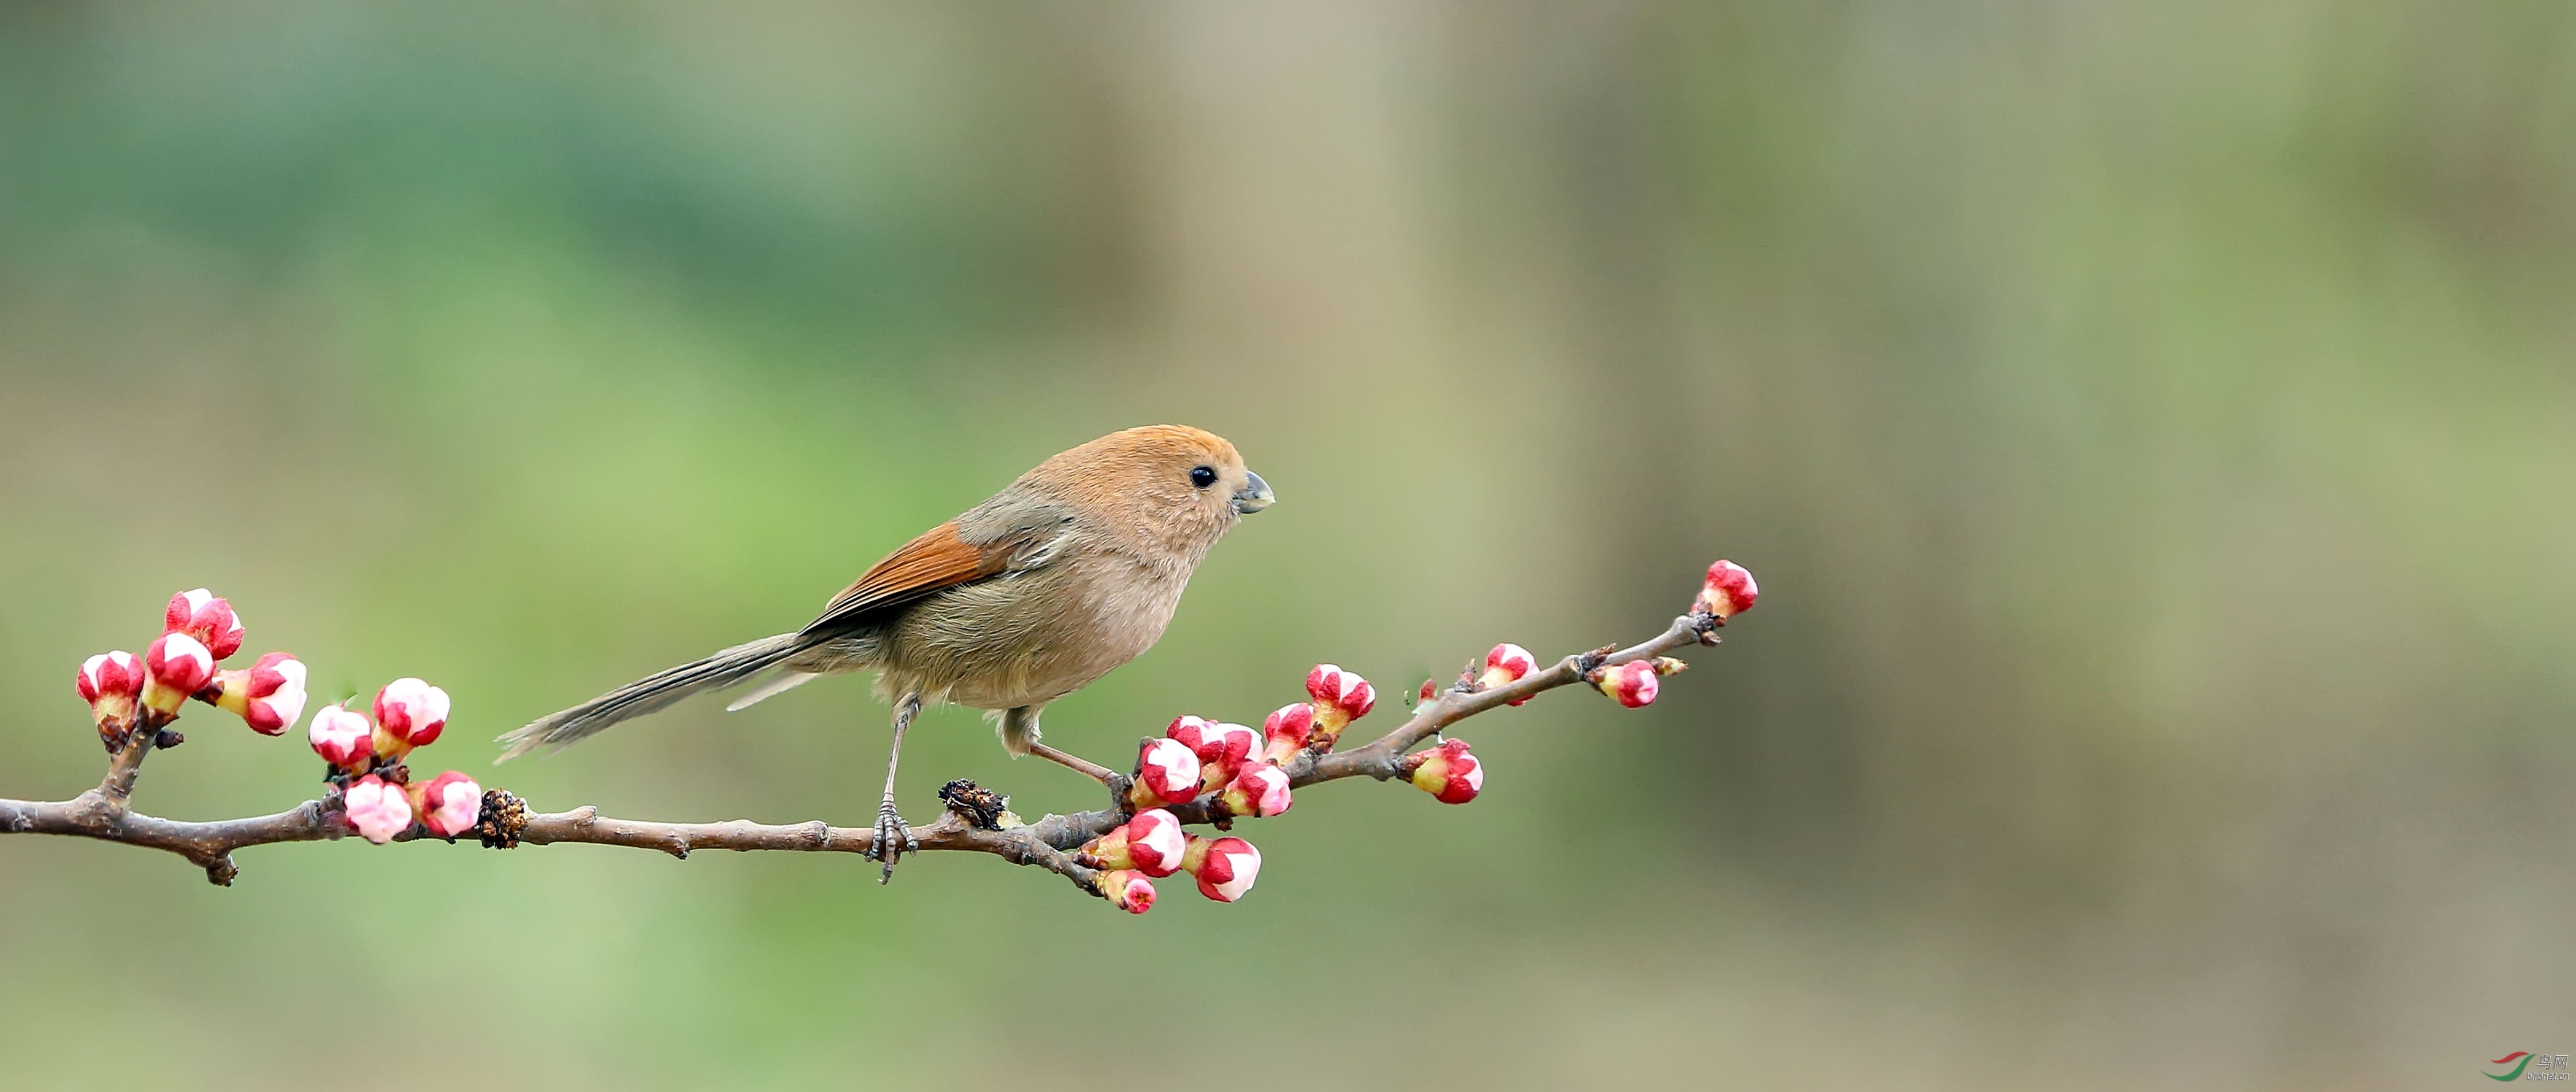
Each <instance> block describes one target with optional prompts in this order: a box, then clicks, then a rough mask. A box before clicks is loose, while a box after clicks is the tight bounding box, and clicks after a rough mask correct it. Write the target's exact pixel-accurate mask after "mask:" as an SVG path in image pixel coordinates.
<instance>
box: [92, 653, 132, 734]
mask: <svg viewBox="0 0 2576 1092" xmlns="http://www.w3.org/2000/svg"><path fill="white" fill-rule="evenodd" d="M143 676H144V671H143V660H142V658H141V657H138V656H136V655H135V654H133V653H131V652H102V653H99V654H98V655H96V656H92V657H90V658H89V659H87V660H83V661H81V669H80V696H81V700H82V701H85V702H88V703H89V715H90V719H91V720H92V721H95V722H96V723H97V724H98V731H99V735H101V736H107V735H111V734H113V733H117V732H122V731H124V729H125V724H126V722H127V721H130V720H132V719H134V702H135V700H136V699H137V698H140V697H141V696H142V695H143ZM110 742H114V741H113V740H111V741H110Z"/></svg>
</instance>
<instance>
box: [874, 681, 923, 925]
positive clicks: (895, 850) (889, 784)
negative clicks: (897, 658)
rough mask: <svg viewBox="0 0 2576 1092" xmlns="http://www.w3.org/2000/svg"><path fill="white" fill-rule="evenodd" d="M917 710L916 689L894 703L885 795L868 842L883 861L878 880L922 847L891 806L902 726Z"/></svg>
mask: <svg viewBox="0 0 2576 1092" xmlns="http://www.w3.org/2000/svg"><path fill="white" fill-rule="evenodd" d="M920 713H921V694H920V692H919V691H915V692H913V693H910V694H906V695H904V696H903V698H902V699H901V700H899V701H897V702H895V703H894V749H893V750H892V751H891V752H889V753H888V754H887V755H886V784H885V799H884V801H882V802H880V803H879V804H878V805H877V830H876V838H875V839H874V840H872V841H870V842H869V843H868V857H869V858H871V859H873V860H876V861H880V862H883V863H884V865H885V871H883V872H881V873H879V874H878V875H877V882H878V883H880V884H882V883H884V882H886V881H887V880H891V879H893V878H894V863H895V861H896V860H898V859H900V858H901V857H902V856H903V855H904V854H905V853H906V852H909V851H915V850H919V849H920V848H921V843H920V842H918V841H915V840H914V839H913V837H912V828H911V827H909V826H906V825H904V821H903V815H902V813H900V812H898V811H896V810H895V806H894V768H895V766H896V764H898V763H900V762H902V761H903V733H904V729H907V728H910V727H912V718H913V717H915V716H918V715H920Z"/></svg>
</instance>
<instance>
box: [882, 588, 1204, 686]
mask: <svg viewBox="0 0 2576 1092" xmlns="http://www.w3.org/2000/svg"><path fill="white" fill-rule="evenodd" d="M1102 560H1103V561H1104V562H1106V565H1089V566H1086V565H1082V564H1078V563H1077V564H1070V565H1059V566H1051V567H1048V568H1045V569H1038V570H1031V571H1027V572H1020V573H1013V574H1010V575H1008V576H1004V577H1002V578H999V579H995V580H988V581H983V582H980V583H976V584H969V585H964V586H961V587H956V588H951V589H948V590H946V591H943V592H940V593H939V594H937V595H934V596H932V597H931V598H929V599H926V600H923V601H922V602H921V603H919V604H916V605H914V606H913V607H912V609H910V610H907V611H905V612H904V613H903V615H902V616H901V617H900V618H898V619H896V620H894V622H893V623H892V624H891V625H890V626H888V627H887V629H885V630H883V631H881V635H880V636H879V641H880V642H881V643H880V645H879V648H878V649H877V650H876V652H877V653H878V655H877V657H876V659H877V663H876V664H874V665H872V666H876V667H878V668H879V669H880V670H881V671H882V672H883V674H882V676H881V677H880V679H879V682H878V686H879V688H880V689H882V690H885V691H887V692H888V693H889V695H890V696H891V695H899V694H902V693H904V692H907V691H915V690H917V691H919V692H920V693H921V694H922V695H923V696H925V697H928V698H933V699H945V700H947V701H950V702H954V703H956V704H958V705H963V706H967V707H970V708H975V709H1011V708H1015V707H1018V706H1022V705H1041V704H1044V703H1046V702H1049V701H1053V700H1055V699H1056V698H1059V697H1062V696H1064V695H1065V694H1067V693H1070V692H1072V691H1074V690H1078V689H1080V688H1082V687H1083V686H1085V685H1088V684H1089V683H1091V682H1092V681H1093V680H1095V679H1098V678H1099V677H1101V676H1102V675H1106V674H1108V673H1109V672H1110V671H1111V670H1112V669H1115V668H1116V667H1117V666H1118V665H1120V664H1123V663H1126V662H1127V661H1129V660H1132V659H1135V658H1136V657H1137V656H1139V655H1142V654H1143V653H1144V651H1145V650H1146V649H1149V648H1152V647H1154V642H1155V641H1157V640H1159V639H1161V638H1162V636H1163V630H1164V628H1165V627H1166V626H1168V625H1170V624H1171V621H1172V612H1173V611H1174V610H1175V609H1176V608H1177V607H1179V605H1180V600H1181V591H1182V589H1183V588H1184V587H1185V586H1186V585H1187V584H1188V580H1189V578H1188V576H1187V575H1186V574H1184V575H1180V576H1176V577H1175V576H1164V575H1161V574H1151V573H1140V572H1139V571H1138V568H1137V567H1136V566H1133V565H1131V564H1129V563H1127V562H1125V561H1123V560H1117V559H1102ZM1107 565H1115V566H1119V567H1121V568H1124V569H1125V570H1126V571H1125V572H1124V574H1122V575H1120V576H1119V578H1117V579H1110V578H1109V576H1110V575H1111V574H1109V573H1105V572H1103V571H1102V570H1103V569H1104V568H1106V567H1107Z"/></svg>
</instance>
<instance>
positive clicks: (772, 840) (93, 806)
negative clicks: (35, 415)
mask: <svg viewBox="0 0 2576 1092" xmlns="http://www.w3.org/2000/svg"><path fill="white" fill-rule="evenodd" d="M1722 624H1723V622H1722V621H1721V620H1719V619H1718V618H1716V617H1714V616H1712V615H1710V614H1709V613H1707V612H1706V611H1705V610H1698V611H1694V612H1693V613H1691V614H1686V615H1683V616H1681V617H1679V618H1675V619H1674V620H1673V622H1672V625H1671V626H1669V627H1668V628H1666V629H1665V630H1664V632H1663V633H1661V634H1659V635H1657V636H1655V637H1653V638H1651V639H1649V640H1647V641H1644V642H1642V643H1639V644H1636V645H1633V646H1631V647H1628V648H1624V649H1613V648H1611V647H1609V646H1604V647H1603V648H1601V649H1597V650H1594V651H1592V652H1586V653H1581V654H1578V655H1573V656H1567V657H1565V658H1564V659H1562V660H1559V661H1557V663H1556V664H1555V665H1554V666H1551V667H1549V668H1547V669H1546V670H1544V671H1534V672H1531V673H1530V674H1529V675H1527V676H1526V677H1523V678H1521V679H1519V680H1517V681H1514V682H1510V683H1507V684H1504V685H1501V686H1494V687H1490V688H1489V687H1484V686H1481V685H1479V684H1478V683H1477V682H1476V681H1475V680H1474V679H1473V678H1472V677H1471V676H1462V677H1461V679H1460V680H1459V682H1458V683H1457V684H1455V685H1453V686H1451V687H1450V688H1448V689H1447V690H1446V691H1444V692H1441V693H1439V694H1437V695H1436V696H1434V697H1433V698H1431V699H1430V700H1428V701H1425V702H1423V703H1422V704H1421V705H1420V706H1419V707H1418V708H1416V709H1415V710H1414V711H1413V715H1412V716H1411V717H1410V718H1408V719H1407V720H1405V722H1404V723H1402V724H1400V725H1398V726H1397V727H1396V728H1395V729H1394V730H1393V731H1390V732H1388V733H1386V734H1385V735H1383V736H1380V737H1378V738H1377V739H1375V740H1373V741H1371V742H1369V743H1368V744H1366V745H1364V746H1361V747H1356V748H1353V749H1350V750H1346V751H1327V750H1322V749H1310V750H1306V751H1302V752H1299V753H1298V754H1297V755H1295V756H1293V757H1292V758H1290V759H1289V761H1288V762H1287V764H1286V766H1285V771H1284V772H1286V773H1287V774H1288V776H1289V783H1290V784H1291V786H1292V787H1295V788H1303V787H1305V786H1308V785H1314V784H1319V783H1322V782H1326V781H1338V780H1341V779H1344V778H1351V777H1373V778H1376V779H1378V780H1381V781H1385V780H1392V779H1397V778H1401V777H1404V776H1406V770H1405V768H1404V762H1403V760H1404V757H1405V755H1406V753H1407V752H1409V751H1411V750H1412V749H1413V748H1415V747H1416V746H1419V745H1420V744H1422V743H1423V742H1424V741H1425V740H1428V739H1430V738H1431V737H1432V736H1434V735H1436V734H1438V733H1440V732H1441V731H1442V730H1443V729H1446V728H1448V727H1449V726H1451V725H1454V724H1456V723H1458V722H1460V721H1462V720H1465V719H1467V718H1468V717H1472V716H1475V715H1477V714H1479V713H1483V712H1487V711H1489V710H1492V709H1494V708H1496V707H1498V706H1502V705H1505V704H1507V703H1511V702H1517V701H1522V700H1526V699H1528V698H1530V697H1533V696H1535V695H1538V694H1541V693H1544V692H1546V691H1549V690H1554V689H1557V688H1559V687H1563V686H1568V685H1573V684H1575V683H1580V682H1586V681H1589V680H1590V679H1591V678H1592V677H1593V676H1594V673H1595V672H1597V671H1599V670H1601V669H1603V668H1608V667H1615V666H1617V665H1619V664H1623V663H1627V662H1629V661H1632V660H1640V659H1651V658H1655V657H1661V656H1664V655H1666V654H1667V653H1670V652H1673V651H1676V650H1679V649H1681V648H1684V647H1687V646H1691V645H1699V644H1709V645H1714V644H1716V643H1717V636H1716V633H1715V629H1716V627H1717V626H1719V625H1722ZM156 739H157V740H160V741H161V742H162V743H164V744H165V745H166V744H168V743H172V742H176V735H175V733H165V732H160V731H159V728H158V725H157V724H151V723H138V724H136V725H135V726H134V727H133V728H131V729H129V730H128V731H127V732H126V733H125V738H124V739H122V740H120V741H118V742H120V744H121V745H120V746H118V747H117V748H116V749H115V750H114V751H113V752H112V757H111V759H110V762H109V765H108V771H107V775H106V777H105V778H104V779H103V780H102V781H101V782H100V784H99V786H98V787H97V788H94V789H91V790H89V791H88V792H84V793H82V794H81V795H79V796H77V797H75V798H73V799H70V800H65V801H59V802H39V801H27V800H11V799H5V798H0V834H54V835H64V836H69V837H76V838H91V839H96V840H99V841H106V842H121V843H124V844H126V845H133V846H141V847H144V848H147V849H158V850H163V851H166V852H169V853H175V854H177V855H179V856H181V857H184V858H186V859H187V860H189V861H190V862H191V863H194V864H196V865H197V866H198V867H200V868H203V869H205V870H206V878H207V879H208V880H209V881H212V882H213V883H216V884H219V885H230V884H231V883H232V880H233V878H234V877H235V876H236V875H238V874H239V869H238V868H236V867H235V866H234V864H233V861H232V853H233V851H235V850H238V849H243V848H247V847H250V846H262V845H274V844H278V843H283V842H318V841H336V840H338V839H340V838H343V837H347V836H349V835H350V834H352V833H354V831H353V829H352V828H351V826H350V825H349V822H348V820H347V819H346V817H345V816H344V815H343V814H342V811H341V800H340V794H339V790H338V789H337V788H336V787H335V788H334V789H333V790H332V792H331V793H330V794H328V795H326V796H324V797H323V798H322V799H318V800H307V801H305V802H303V803H301V804H298V805H296V806H295V807H293V808H289V809H287V810H285V811H281V812H278V813H276V814H273V815H261V816H254V817H250V818H244V819H226V820H218V821H213V822H187V821H182V820H174V819H163V818H158V817H155V816H150V815H145V814H143V813H140V812H137V811H134V810H133V809H132V807H131V806H130V804H129V798H130V796H131V795H132V792H133V788H134V782H135V779H136V777H137V776H138V775H139V773H140V772H141V769H142V765H143V759H144V757H145V756H146V755H148V754H149V753H150V752H151V751H152V750H153V748H154V744H155V741H156ZM1059 754H1061V752H1059ZM1050 757H1053V756H1050ZM1057 760H1058V761H1064V762H1066V764H1067V765H1072V766H1074V768H1076V769H1084V768H1085V767H1088V768H1089V770H1097V771H1099V772H1098V773H1097V774H1094V775H1093V776H1095V777H1098V778H1100V779H1101V780H1102V781H1103V782H1104V783H1105V784H1108V785H1109V786H1110V787H1111V790H1112V792H1113V794H1114V793H1117V792H1121V791H1123V790H1124V788H1125V785H1126V783H1127V781H1128V779H1127V778H1126V777H1124V776H1122V775H1119V774H1117V773H1116V772H1114V771H1111V770H1109V769H1108V768H1107V767H1101V766H1097V765H1095V764H1091V763H1088V762H1085V761H1084V760H1082V759H1079V758H1074V757H1073V756H1071V755H1063V756H1062V757H1061V758H1058V759H1057ZM1089 770H1086V772H1089ZM959 786H963V794H962V795H952V790H957V789H958V788H959ZM941 797H942V798H943V799H944V800H946V801H947V802H948V804H949V810H948V811H947V812H946V813H945V814H943V815H942V816H941V817H940V818H939V819H938V820H937V821H936V822H934V823H931V824H929V825H927V826H923V827H916V828H914V831H913V833H914V835H915V837H917V838H918V839H919V840H920V843H921V849H922V850H923V851H926V852H935V851H951V852H955V851H965V852H975V853H987V854H991V855H993V856H996V857H1000V858H1002V859H1004V860H1007V861H1010V862H1011V863H1013V864H1019V865H1029V866H1034V867H1038V868H1044V869H1046V870H1048V871H1050V872H1054V873H1056V874H1058V875H1060V876H1063V877H1065V878H1066V879H1067V880H1069V881H1071V882H1072V883H1073V884H1074V885H1075V886H1076V887H1078V888H1081V889H1082V890H1084V891H1086V892H1089V893H1091V894H1094V895H1098V894H1101V892H1100V890H1099V885H1098V883H1097V875H1098V873H1097V872H1096V871H1095V870H1093V869H1091V868H1087V867H1085V866H1083V865H1081V864H1079V863H1077V862H1076V861H1075V859H1074V856H1073V853H1072V851H1074V850H1076V849H1078V848H1080V847H1082V846H1083V845H1084V844H1085V843H1088V842H1090V841H1091V840H1093V839H1095V838H1098V837H1100V836H1102V835H1104V834H1107V833H1109V832H1110V831H1112V830H1114V829H1116V828H1118V827H1119V826H1120V825H1122V824H1124V823H1126V822H1127V821H1128V820H1129V819H1130V818H1132V817H1133V812H1132V810H1130V809H1129V808H1128V807H1127V806H1126V805H1125V804H1124V803H1116V802H1114V803H1113V805H1112V806H1111V807H1108V808H1103V809H1100V810H1097V811H1086V812H1078V813H1075V814H1072V815H1049V816H1046V817H1044V818H1043V819H1041V820H1039V821H1038V822H1036V823H1033V824H1026V825H1012V823H1014V822H1015V821H1014V820H1011V819H1009V818H1008V817H1007V813H1006V812H1002V811H1001V809H1000V806H999V802H998V798H993V797H991V796H990V794H989V793H984V792H982V791H981V790H978V789H976V788H975V787H974V786H973V785H972V783H969V782H956V783H952V785H951V786H950V789H949V790H943V791H942V793H941ZM969 797H972V798H980V799H983V800H985V801H986V803H985V804H983V805H981V806H978V805H975V804H973V803H971V802H970V801H969V800H968V799H967V798H969ZM1219 797H1220V794H1218V793H1214V792H1211V793H1206V794H1202V795H1200V796H1199V797H1197V798H1196V799H1193V800H1190V801H1188V802H1186V803H1182V804H1177V805H1170V806H1168V808H1167V810H1169V811H1170V812H1171V813H1172V814H1173V816H1174V817H1176V818H1178V819H1179V820H1180V821H1181V822H1183V823H1185V824H1214V825H1216V826H1218V827H1220V828H1223V827H1227V826H1229V825H1230V824H1231V823H1232V822H1233V820H1235V819H1237V818H1241V816H1237V815H1235V814H1233V813H1231V812H1230V811H1228V810H1227V808H1226V807H1225V805H1224V803H1223V802H1222V800H1221V799H1220V798H1219ZM475 833H476V834H477V835H478V836H479V839H480V841H481V842H482V844H483V845H485V846H489V847H494V848H504V849H506V848H510V847H512V846H516V845H520V844H529V845H555V844H569V843H582V844H590V845H609V846H628V847H632V848H637V849H653V850H659V851H661V852H664V853H668V854H670V855H672V856H674V857H679V858H686V857H687V856H688V855H689V854H690V853H693V852H696V851H698V850H706V849H716V850H733V851H738V852H755V851H765V850H796V851H803V852H811V853H854V854H864V853H866V852H867V851H868V849H869V848H870V846H871V844H872V843H873V841H874V833H873V832H872V831H871V830H870V829H868V828H865V827H835V826H831V825H828V824H825V823H822V822H819V821H817V822H807V823H797V824H793V825H787V826H773V825H768V824H762V823H754V822H751V821H749V820H745V819H736V820H732V821H729V822H720V823H662V822H652V821H646V820H636V819H616V818H610V817H607V816H603V815H601V814H599V811H598V809H596V808H592V807H580V808H575V809H573V810H571V811H564V812H547V813H535V814H532V813H529V812H528V811H527V810H526V807H525V805H524V804H523V803H522V802H521V801H520V800H519V799H518V798H517V797H515V796H512V795H511V794H509V793H508V792H505V791H498V790H495V791H492V792H487V793H485V794H484V799H483V807H482V814H481V816H480V817H479V821H478V825H477V829H476V832H475ZM394 840H396V841H438V840H442V839H439V838H437V837H435V836H433V835H430V834H428V833H426V831H425V829H424V828H423V827H421V826H419V825H417V824H415V825H414V826H413V827H412V828H411V829H410V830H409V831H407V832H405V833H403V834H400V835H397V836H396V837H395V839H394ZM445 840H447V841H451V842H452V841H455V839H445Z"/></svg>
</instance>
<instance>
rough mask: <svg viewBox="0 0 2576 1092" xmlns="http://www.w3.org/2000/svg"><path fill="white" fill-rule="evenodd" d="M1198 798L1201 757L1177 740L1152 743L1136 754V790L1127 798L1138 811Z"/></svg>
mask: <svg viewBox="0 0 2576 1092" xmlns="http://www.w3.org/2000/svg"><path fill="white" fill-rule="evenodd" d="M1198 794H1199V756H1197V755H1196V754H1192V753H1191V752H1190V749H1189V748H1188V747H1187V746H1184V745H1183V744H1182V743H1181V741H1179V740H1176V739H1149V740H1146V741H1145V745H1144V746H1143V747H1141V748H1139V749H1138V750H1137V752H1136V787H1135V788H1134V789H1132V790H1130V791H1129V792H1128V794H1127V799H1128V800H1129V802H1131V803H1133V804H1134V805H1135V806H1136V808H1137V809H1138V810H1140V811H1141V810H1144V809H1146V808H1150V807H1153V806H1154V805H1156V804H1178V803H1182V802H1184V801H1186V800H1188V799H1189V798H1191V797H1193V796H1197V795H1198Z"/></svg>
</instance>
